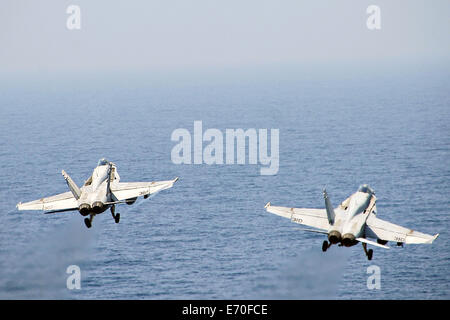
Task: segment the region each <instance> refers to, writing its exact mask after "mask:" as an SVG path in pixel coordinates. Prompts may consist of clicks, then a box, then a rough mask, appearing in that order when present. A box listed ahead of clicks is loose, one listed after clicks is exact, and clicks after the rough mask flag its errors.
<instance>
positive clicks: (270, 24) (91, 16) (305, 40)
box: [0, 0, 450, 72]
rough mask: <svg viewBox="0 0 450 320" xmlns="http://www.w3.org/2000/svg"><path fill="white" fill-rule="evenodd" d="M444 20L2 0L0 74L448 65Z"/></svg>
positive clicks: (400, 7)
mask: <svg viewBox="0 0 450 320" xmlns="http://www.w3.org/2000/svg"><path fill="white" fill-rule="evenodd" d="M71 4H74V5H78V6H80V8H81V30H72V31H70V30H68V29H67V27H66V20H67V18H68V17H69V14H67V13H66V9H67V7H68V6H69V5H71ZM371 4H375V5H378V6H379V7H380V9H381V30H375V31H373V30H368V28H367V27H366V20H367V18H368V16H369V15H368V14H367V13H366V9H367V7H368V6H369V5H371ZM449 15H450V1H448V0H442V1H440V0H433V1H425V0H421V1H417V0H407V1H406V0H405V1H399V0H388V1H386V0H383V1H381V0H371V1H365V0H346V1H342V0H339V1H338V0H335V1H331V0H326V1H324V0H320V1H318V0H314V1H313V0H311V1H300V0H220V1H219V0H184V1H182V0H164V1H163V0H159V1H153V0H142V1H138V0H128V1H106V0H71V1H63V0H39V1H36V0H28V1H26V0H1V2H0V72H1V71H2V70H3V71H6V72H8V71H9V72H11V71H12V72H14V71H27V70H29V71H34V72H35V71H54V70H61V71H65V70H68V71H72V70H79V71H83V70H90V71H96V70H157V69H158V70H166V69H167V70H169V69H170V70H177V69H189V68H200V69H202V68H227V67H230V66H231V67H245V66H250V67H254V66H260V65H269V66H270V65H290V64H293V65H302V64H304V65H311V64H324V63H325V64H339V63H352V62H359V63H371V62H374V61H402V62H406V63H408V62H410V63H411V64H417V63H426V62H433V63H444V64H448V62H449V57H450V43H449V39H450V37H449V31H450V19H449Z"/></svg>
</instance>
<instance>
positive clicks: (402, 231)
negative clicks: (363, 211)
mask: <svg viewBox="0 0 450 320" xmlns="http://www.w3.org/2000/svg"><path fill="white" fill-rule="evenodd" d="M365 231H366V236H367V237H370V238H375V239H376V238H378V239H381V240H387V241H396V242H404V243H432V242H433V241H434V240H435V239H436V238H437V237H438V236H439V234H436V235H434V236H432V235H429V234H425V233H422V232H418V231H414V230H411V229H408V228H405V227H401V226H398V225H396V224H393V223H390V222H387V221H384V220H381V219H378V218H377V217H375V216H374V215H370V216H369V218H367V221H366V230H365Z"/></svg>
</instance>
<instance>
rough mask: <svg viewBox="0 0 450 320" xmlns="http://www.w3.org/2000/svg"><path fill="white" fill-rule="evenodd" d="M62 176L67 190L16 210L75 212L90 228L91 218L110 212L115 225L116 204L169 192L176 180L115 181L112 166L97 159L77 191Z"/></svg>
mask: <svg viewBox="0 0 450 320" xmlns="http://www.w3.org/2000/svg"><path fill="white" fill-rule="evenodd" d="M62 175H63V177H64V179H65V180H66V182H67V185H68V187H69V189H70V191H69V192H65V193H61V194H58V195H55V196H51V197H48V198H42V199H39V200H35V201H30V202H26V203H21V202H20V203H18V204H17V209H18V210H44V211H46V212H45V213H55V212H65V211H75V210H78V211H79V212H80V214H81V215H82V216H84V217H86V216H89V217H88V218H85V219H84V223H85V224H86V227H88V228H90V227H91V226H92V219H93V218H94V216H95V215H97V214H100V213H103V212H105V211H106V210H107V209H109V208H110V209H111V214H112V217H113V218H114V220H115V222H116V223H119V220H120V213H115V208H116V205H117V204H122V203H126V204H129V205H132V204H133V203H134V202H135V201H136V199H137V198H138V197H140V196H143V197H144V198H145V199H146V198H148V197H149V196H150V195H151V194H154V193H156V192H159V191H161V190H165V189H169V188H171V187H172V186H173V184H174V183H175V182H176V181H177V180H178V178H175V179H173V180H167V181H154V182H125V183H123V182H119V181H120V176H119V173H118V172H117V168H116V165H115V164H114V163H112V162H109V161H107V160H106V159H104V158H103V159H100V160H99V162H98V164H97V167H96V168H95V169H94V171H93V172H92V175H91V176H90V177H89V179H87V180H86V182H85V183H84V185H83V186H82V187H81V188H79V187H78V186H77V185H76V184H75V182H74V181H73V180H72V179H71V178H70V176H69V175H68V174H67V173H66V172H65V171H64V170H62Z"/></svg>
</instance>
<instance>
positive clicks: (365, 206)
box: [265, 184, 439, 260]
mask: <svg viewBox="0 0 450 320" xmlns="http://www.w3.org/2000/svg"><path fill="white" fill-rule="evenodd" d="M323 197H324V199H325V209H306V208H287V207H276V206H272V205H271V204H270V202H269V203H267V204H266V206H265V208H266V210H267V211H268V212H270V213H274V214H276V215H279V216H282V217H285V218H288V219H291V221H292V222H295V223H298V224H302V225H306V226H309V227H313V228H316V229H302V230H305V231H310V232H317V233H323V234H326V235H327V236H328V241H326V240H325V241H324V242H323V245H322V251H323V252H325V251H327V249H328V248H329V247H331V245H333V244H338V245H339V246H344V247H351V246H354V245H355V244H357V243H359V242H361V243H362V246H363V249H364V252H365V254H366V256H367V258H368V259H369V260H372V256H373V250H372V249H370V250H367V244H370V245H373V246H377V247H381V248H384V249H389V247H388V246H386V244H387V243H388V241H393V242H396V243H397V245H398V246H403V243H416V244H419V243H432V242H433V241H434V240H435V239H436V238H437V237H438V236H439V234H436V235H434V236H431V235H428V234H424V233H421V232H417V231H413V230H411V229H407V228H404V227H401V226H398V225H395V224H393V223H390V222H387V221H384V220H381V219H378V218H377V216H376V214H377V208H376V204H375V203H376V200H377V198H376V197H375V192H374V190H373V189H372V188H370V187H369V186H368V185H366V184H364V185H362V186H360V187H359V189H358V191H357V192H355V193H354V194H352V195H351V196H350V197H348V198H347V199H345V200H344V201H343V202H342V203H341V204H340V205H339V206H338V207H337V208H334V209H333V206H332V205H331V201H330V199H329V197H328V194H327V191H326V190H325V189H324V190H323ZM367 238H372V239H375V240H376V241H371V240H368V239H367Z"/></svg>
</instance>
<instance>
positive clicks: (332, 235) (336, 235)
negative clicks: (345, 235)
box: [328, 230, 342, 244]
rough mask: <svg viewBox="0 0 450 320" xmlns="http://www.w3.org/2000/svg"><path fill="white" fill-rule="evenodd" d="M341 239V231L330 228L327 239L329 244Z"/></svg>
mask: <svg viewBox="0 0 450 320" xmlns="http://www.w3.org/2000/svg"><path fill="white" fill-rule="evenodd" d="M341 239H342V236H341V233H340V232H339V231H337V230H332V231H330V232H329V233H328V241H330V243H331V244H336V243H338V242H340V241H341Z"/></svg>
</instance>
